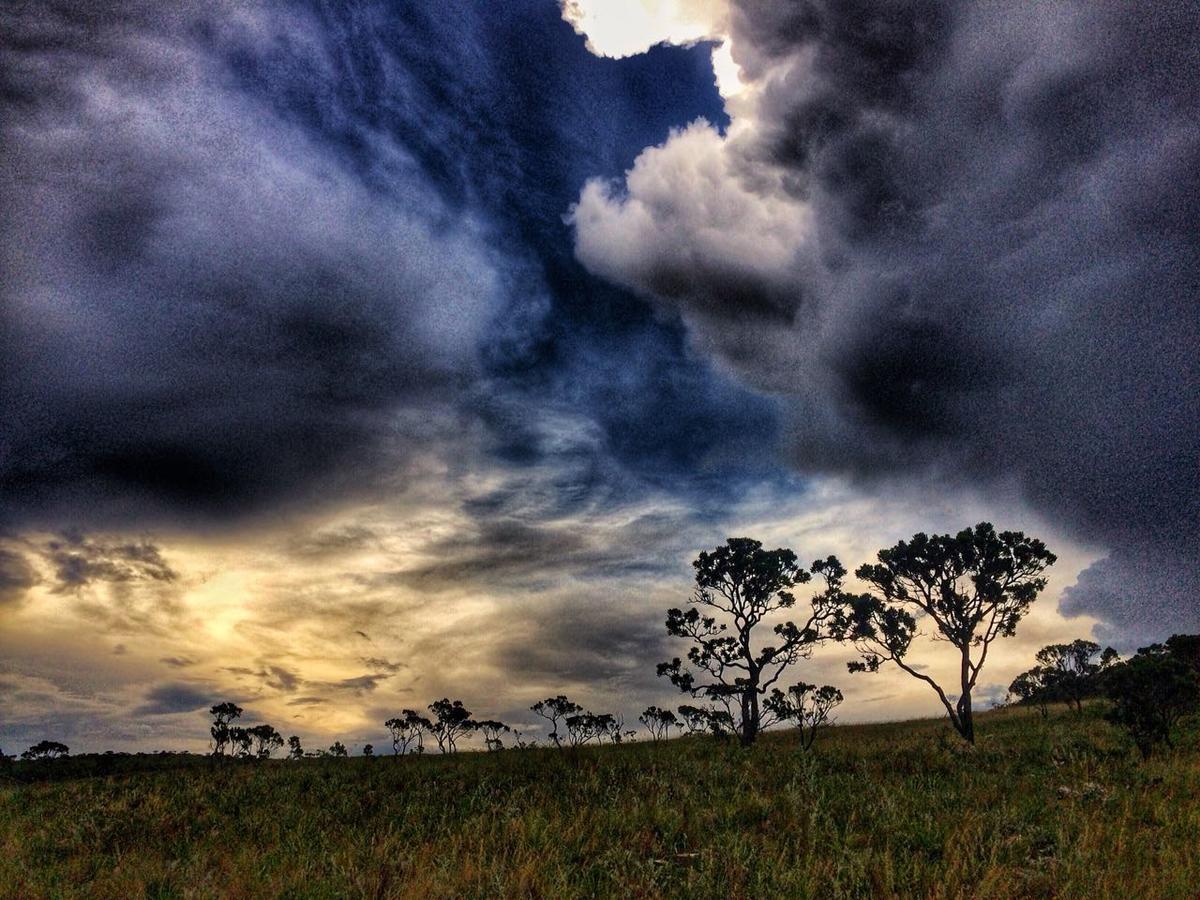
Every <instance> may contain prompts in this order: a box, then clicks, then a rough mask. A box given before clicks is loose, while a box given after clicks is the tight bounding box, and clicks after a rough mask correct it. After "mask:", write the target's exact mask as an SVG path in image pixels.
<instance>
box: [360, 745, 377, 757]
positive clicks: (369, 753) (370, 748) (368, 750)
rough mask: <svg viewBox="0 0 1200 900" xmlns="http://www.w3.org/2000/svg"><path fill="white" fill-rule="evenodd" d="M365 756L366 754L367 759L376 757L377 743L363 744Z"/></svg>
mask: <svg viewBox="0 0 1200 900" xmlns="http://www.w3.org/2000/svg"><path fill="white" fill-rule="evenodd" d="M363 756H365V757H366V758H367V759H374V758H375V745H374V744H363Z"/></svg>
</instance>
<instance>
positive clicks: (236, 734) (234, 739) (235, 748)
mask: <svg viewBox="0 0 1200 900" xmlns="http://www.w3.org/2000/svg"><path fill="white" fill-rule="evenodd" d="M253 742H254V738H253V737H251V735H250V729H248V728H242V727H240V726H238V725H234V726H232V727H230V729H229V748H230V750H231V751H232V752H233V754H234V756H237V757H238V758H239V759H245V758H247V757H249V756H250V745H251V744H252V743H253Z"/></svg>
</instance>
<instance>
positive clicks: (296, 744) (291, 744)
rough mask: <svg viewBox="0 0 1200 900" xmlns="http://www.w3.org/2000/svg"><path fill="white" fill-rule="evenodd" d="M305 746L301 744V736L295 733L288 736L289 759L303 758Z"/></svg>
mask: <svg viewBox="0 0 1200 900" xmlns="http://www.w3.org/2000/svg"><path fill="white" fill-rule="evenodd" d="M303 758H304V748H303V747H301V746H300V738H299V736H298V735H295V734H293V735H292V736H291V737H290V738H288V759H303Z"/></svg>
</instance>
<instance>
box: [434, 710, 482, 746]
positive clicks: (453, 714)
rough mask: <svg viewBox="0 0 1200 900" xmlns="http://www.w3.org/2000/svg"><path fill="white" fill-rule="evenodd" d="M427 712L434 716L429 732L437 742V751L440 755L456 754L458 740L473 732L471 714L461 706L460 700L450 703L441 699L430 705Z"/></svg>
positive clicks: (473, 725) (473, 726) (473, 724)
mask: <svg viewBox="0 0 1200 900" xmlns="http://www.w3.org/2000/svg"><path fill="white" fill-rule="evenodd" d="M429 711H430V712H431V713H433V715H434V719H433V723H432V725H431V726H430V729H429V730H430V732H431V733H432V734H433V737H434V739H435V740H436V741H437V745H438V750H440V751H441V752H442V753H454V752H456V751H457V750H458V746H457V741H458V739H459V738H460V737H462V736H463V735H464V734H470V733H471V732H472V731H474V730H475V723H474V722H472V721H471V712H470V710H468V709H467V708H466V707H465V706H463V703H462V701H461V700H455V701H453V702H451V701H450V700H449V699H448V698H446V697H443V698H442V699H441V700H436V701H434V702H433V703H430V704H429Z"/></svg>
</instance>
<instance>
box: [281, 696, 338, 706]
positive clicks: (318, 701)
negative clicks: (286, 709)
mask: <svg viewBox="0 0 1200 900" xmlns="http://www.w3.org/2000/svg"><path fill="white" fill-rule="evenodd" d="M328 702H329V701H328V700H326V699H325V698H324V697H296V698H295V699H292V700H289V701H288V702H287V705H288V706H321V705H323V704H325V703H328Z"/></svg>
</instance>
